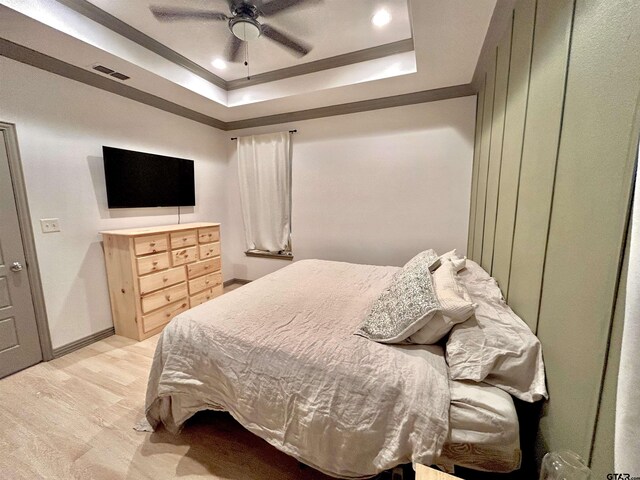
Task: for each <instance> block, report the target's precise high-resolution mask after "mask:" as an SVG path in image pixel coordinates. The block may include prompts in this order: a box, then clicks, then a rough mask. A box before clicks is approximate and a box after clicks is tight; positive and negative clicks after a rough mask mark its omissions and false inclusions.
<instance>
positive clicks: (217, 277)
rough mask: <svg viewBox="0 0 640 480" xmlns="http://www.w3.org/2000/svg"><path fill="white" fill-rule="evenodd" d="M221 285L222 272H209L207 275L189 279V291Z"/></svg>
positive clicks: (198, 290)
mask: <svg viewBox="0 0 640 480" xmlns="http://www.w3.org/2000/svg"><path fill="white" fill-rule="evenodd" d="M219 285H222V273H220V272H218V273H210V274H209V275H203V276H202V277H198V278H196V279H194V280H189V293H190V294H191V295H193V294H194V293H198V292H201V291H202V290H204V289H205V288H213V287H217V286H219Z"/></svg>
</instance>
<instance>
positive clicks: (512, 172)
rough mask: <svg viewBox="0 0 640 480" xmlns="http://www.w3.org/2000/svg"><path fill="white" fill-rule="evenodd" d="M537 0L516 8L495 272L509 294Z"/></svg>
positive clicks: (504, 293)
mask: <svg viewBox="0 0 640 480" xmlns="http://www.w3.org/2000/svg"><path fill="white" fill-rule="evenodd" d="M535 12H536V0H523V1H520V2H518V4H517V5H516V8H515V11H514V18H513V36H512V46H511V65H510V72H509V90H508V95H507V108H506V113H505V124H504V139H503V147H502V170H501V173H500V187H499V188H500V195H499V197H498V211H497V214H496V232H495V239H494V253H493V269H492V272H491V273H492V275H493V276H494V277H495V278H496V280H497V281H498V285H500V288H501V289H502V293H503V295H504V296H505V297H507V290H508V289H509V273H510V271H511V268H510V267H511V245H512V241H513V229H514V224H515V218H516V207H517V199H518V184H519V181H520V160H521V158H522V143H523V137H524V124H525V116H526V112H527V97H528V94H529V72H530V66H531V49H532V47H533V27H534V23H535V22H534V20H535Z"/></svg>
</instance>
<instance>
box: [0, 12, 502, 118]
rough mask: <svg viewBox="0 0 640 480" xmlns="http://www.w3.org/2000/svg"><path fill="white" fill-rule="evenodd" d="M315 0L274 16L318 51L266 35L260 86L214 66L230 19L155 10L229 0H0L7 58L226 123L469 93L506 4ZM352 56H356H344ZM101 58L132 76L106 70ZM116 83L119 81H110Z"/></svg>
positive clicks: (0, 33) (2, 51) (255, 63)
mask: <svg viewBox="0 0 640 480" xmlns="http://www.w3.org/2000/svg"><path fill="white" fill-rule="evenodd" d="M312 3H313V4H312V5H309V6H305V7H304V8H300V9H298V10H295V11H292V12H286V13H284V12H283V13H281V14H279V15H276V16H272V17H270V18H269V19H268V21H269V23H271V24H272V25H273V26H275V27H277V28H280V29H282V30H285V31H287V32H290V33H291V34H292V35H293V36H296V37H299V38H301V39H304V40H305V41H307V42H308V43H311V44H313V45H314V48H313V50H312V51H311V52H310V53H309V54H308V55H307V56H305V57H303V58H302V59H297V58H296V57H294V56H292V55H290V54H289V53H288V52H287V51H286V50H284V49H282V48H281V47H280V46H278V45H277V44H274V43H273V42H271V41H269V40H268V39H262V38H260V39H258V40H257V41H256V44H255V47H251V46H250V51H249V55H250V56H249V61H250V67H251V74H252V81H254V80H255V81H256V82H257V80H260V81H259V82H257V83H252V84H247V83H246V82H244V81H243V80H242V79H243V78H245V77H244V75H245V74H246V71H245V70H244V68H243V66H242V65H234V66H231V67H229V68H227V69H226V70H224V71H220V70H218V69H216V68H215V67H214V66H213V65H212V61H213V60H215V59H216V58H218V57H220V56H221V55H222V53H223V52H224V46H225V44H226V41H227V39H228V36H229V35H230V33H229V32H228V30H227V28H226V25H225V24H224V22H219V23H214V24H212V25H208V24H206V23H205V24H197V23H196V24H193V23H191V22H188V23H186V24H178V23H160V22H157V21H156V20H155V18H154V17H153V16H152V15H151V13H150V12H149V10H148V7H149V5H151V4H155V5H169V4H171V5H180V6H184V7H190V8H207V9H208V8H211V9H212V10H223V9H224V8H225V7H226V1H225V0H153V1H152V0H90V2H89V1H87V0H0V55H4V56H8V57H9V58H13V59H14V60H18V61H22V62H25V63H28V64H31V65H33V66H36V67H38V68H44V69H45V70H49V71H52V72H55V73H57V74H60V75H64V76H67V77H69V78H72V79H74V80H79V81H83V82H85V83H89V84H92V85H94V86H98V88H105V89H107V90H109V91H114V92H125V90H126V92H125V93H120V94H122V95H124V96H127V97H129V98H135V99H140V100H139V101H143V102H144V103H149V104H150V105H151V104H153V105H154V106H158V105H159V104H160V103H162V102H164V104H165V105H167V104H169V103H170V104H171V105H173V107H170V110H171V111H174V112H178V111H180V109H183V110H184V111H186V109H188V111H190V112H192V113H191V114H189V115H190V117H189V115H187V116H188V118H196V117H197V116H198V115H206V116H207V118H209V119H210V120H211V121H210V122H209V121H208V120H207V121H206V122H205V123H210V124H212V125H217V124H218V123H219V122H223V124H224V122H240V121H243V120H245V119H255V118H256V117H270V116H279V115H281V114H286V113H290V112H299V111H305V110H314V109H316V110H322V109H323V108H325V107H333V106H339V105H343V104H354V105H355V104H357V103H358V102H374V101H376V100H377V99H383V98H386V97H388V98H392V97H403V96H407V95H411V94H414V93H420V92H426V94H427V95H426V96H425V95H422V94H420V95H417V96H413V97H409V98H427V97H429V98H430V95H429V94H428V92H429V91H432V90H433V91H437V90H439V89H440V90H441V89H446V88H448V87H452V91H454V92H467V93H466V94H469V93H468V92H469V91H470V87H469V88H458V87H465V85H467V84H469V83H470V82H471V79H472V76H473V72H474V70H475V65H476V63H477V60H478V56H479V54H480V49H481V46H482V44H483V41H484V37H485V35H486V33H487V29H488V26H489V22H490V20H491V16H492V13H493V10H494V8H495V6H496V0H472V1H471V0H348V1H347V0H324V1H323V2H317V3H316V2H312ZM381 8H384V9H386V10H387V11H388V12H389V13H390V14H391V16H392V19H391V22H389V24H388V25H386V26H384V27H375V26H374V25H372V22H371V20H372V16H373V15H374V13H375V12H377V11H378V10H379V9H381ZM260 42H262V43H260ZM394 43H400V44H403V45H404V47H403V49H401V50H398V51H395V52H394V51H392V50H391V51H390V50H389V49H388V48H387V50H386V53H385V54H384V56H382V57H380V56H377V57H376V56H375V55H374V56H369V57H362V56H360V57H359V58H355V59H354V55H355V56H356V57H358V55H360V54H359V53H358V54H352V53H350V52H354V51H358V52H362V51H363V49H365V51H370V50H371V49H373V50H374V51H381V49H385V48H386V47H385V46H388V45H390V44H391V45H394ZM406 47H408V48H406ZM366 49H369V50H366ZM30 52H31V53H30ZM38 54H44V55H41V56H40V58H38ZM345 54H346V56H347V57H349V61H348V62H342V63H338V62H336V58H341V57H339V56H340V55H342V56H343V57H344V55H345ZM55 62H58V64H57V65H54V64H55ZM97 63H100V64H103V65H105V66H107V67H109V68H111V69H113V70H116V71H118V72H122V73H124V74H126V75H127V76H129V77H130V78H129V79H128V80H126V81H124V82H121V81H120V80H116V79H113V78H112V77H109V76H108V75H104V74H101V73H98V72H96V71H95V70H93V66H94V65H95V64H97ZM314 65H315V66H320V68H316V67H314ZM311 67H313V68H311ZM301 68H302V69H303V70H304V69H307V70H305V71H300V69H301ZM310 68H311V69H310ZM81 71H84V73H82V74H80V73H79V72H81ZM269 72H271V73H269ZM87 75H89V76H90V77H92V78H97V80H87V78H88V77H87ZM254 75H255V77H253V76H254ZM98 77H100V78H98ZM259 77H262V78H259ZM238 79H239V80H238ZM105 81H106V82H110V83H113V84H114V87H108V88H106V87H104V86H99V85H104V82H105ZM123 89H125V90H123ZM463 94H465V93H463ZM145 95H146V97H145ZM438 95H440V94H437V95H436V96H438ZM145 98H147V99H149V98H151V99H153V98H155V99H156V100H153V101H151V100H149V101H147V100H144V99H145ZM401 101H404V100H401ZM378 104H380V105H382V104H385V105H386V104H388V102H386V103H385V102H382V103H380V102H378ZM158 108H163V107H160V106H159V107H158ZM349 108H350V107H349ZM374 108H375V107H374ZM347 110H348V109H347ZM198 121H200V120H198ZM217 122H218V123H217Z"/></svg>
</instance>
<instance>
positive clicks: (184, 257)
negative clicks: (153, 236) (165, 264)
mask: <svg viewBox="0 0 640 480" xmlns="http://www.w3.org/2000/svg"><path fill="white" fill-rule="evenodd" d="M197 259H198V247H186V248H181V249H180V250H172V251H171V264H172V265H174V266H175V265H184V264H185V263H191V262H195V261H196V260H197Z"/></svg>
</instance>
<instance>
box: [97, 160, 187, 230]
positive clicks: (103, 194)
mask: <svg viewBox="0 0 640 480" xmlns="http://www.w3.org/2000/svg"><path fill="white" fill-rule="evenodd" d="M87 165H88V166H89V173H90V174H91V182H92V183H93V191H94V193H95V199H96V204H97V205H98V211H99V212H100V218H102V219H110V218H130V217H149V216H154V217H159V216H163V215H175V213H176V207H155V208H114V209H109V207H108V204H107V186H106V183H105V178H104V163H103V160H102V157H95V156H91V155H90V156H88V157H87ZM180 213H181V214H185V215H187V214H191V213H194V207H181V208H180Z"/></svg>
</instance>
